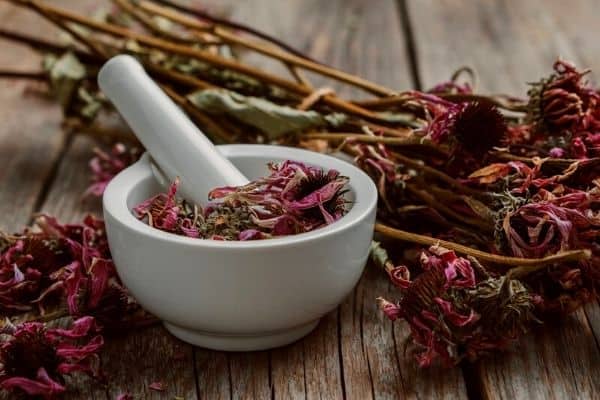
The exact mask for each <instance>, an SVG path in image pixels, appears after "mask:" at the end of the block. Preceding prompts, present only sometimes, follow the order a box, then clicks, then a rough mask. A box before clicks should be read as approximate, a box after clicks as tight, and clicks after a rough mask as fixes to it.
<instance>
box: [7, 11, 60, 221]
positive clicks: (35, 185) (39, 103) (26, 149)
mask: <svg viewBox="0 0 600 400" xmlns="http://www.w3.org/2000/svg"><path fill="white" fill-rule="evenodd" d="M32 20H33V18H32V15H31V14H25V13H22V12H19V11H18V10H16V9H15V8H14V7H11V6H8V5H7V4H0V21H2V27H3V28H5V29H17V28H18V27H19V26H23V25H30V24H31V21H32ZM31 30H32V31H33V32H34V33H39V34H41V35H43V34H46V33H48V32H49V31H51V28H50V27H49V26H48V25H47V24H39V25H35V26H31ZM0 48H1V49H2V51H0V68H6V69H12V70H17V69H19V70H22V71H35V70H39V67H40V57H39V56H38V55H37V54H35V53H34V52H33V51H31V50H30V49H28V48H26V47H24V46H18V45H15V44H14V43H12V42H7V41H5V40H0ZM29 89H32V83H31V82H27V81H24V80H19V81H16V80H7V79H0V104H1V106H0V121H2V124H1V125H0V182H1V184H0V229H3V230H5V231H14V230H19V229H21V228H22V226H23V225H24V224H26V223H27V221H28V220H29V218H30V216H31V212H32V210H33V209H34V207H36V201H37V199H38V197H39V196H40V194H41V193H43V191H44V185H45V182H46V181H47V180H48V178H49V176H50V175H51V174H52V170H53V168H54V165H55V164H56V162H57V160H58V157H59V155H60V151H61V149H62V148H63V145H64V142H65V135H64V134H63V133H62V130H61V129H60V121H61V112H60V109H59V107H57V106H56V105H54V104H52V103H51V102H49V101H47V100H44V99H42V98H40V97H38V96H30V95H27V91H28V90H29ZM40 89H43V88H40ZM32 109H33V110H36V112H35V113H32V112H30V110H32Z"/></svg>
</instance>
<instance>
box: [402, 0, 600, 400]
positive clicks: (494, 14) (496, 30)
mask: <svg viewBox="0 0 600 400" xmlns="http://www.w3.org/2000/svg"><path fill="white" fill-rule="evenodd" d="M592 9H593V6H592V3H591V2H589V1H588V2H584V1H573V2H568V3H567V2H561V1H526V2H508V1H496V2H473V1H464V0H445V1H433V0H428V1H409V2H408V10H409V14H410V19H411V22H412V26H413V27H414V37H415V48H416V55H417V64H418V66H419V68H418V72H419V73H420V76H421V81H422V82H423V83H424V86H425V87H430V86H432V85H433V84H435V83H437V82H439V81H443V80H446V79H447V78H448V77H449V76H450V74H451V73H452V71H453V70H454V69H456V68H458V67H460V66H462V65H470V66H473V67H475V69H476V70H477V71H478V72H479V76H480V80H481V89H480V90H481V91H484V92H500V91H502V92H508V93H511V94H514V95H524V94H525V92H526V91H527V85H526V82H530V81H536V80H538V79H539V78H540V77H543V76H546V75H547V74H549V73H550V72H551V68H552V63H553V62H554V60H555V59H556V57H557V56H558V55H561V56H562V57H564V58H566V59H572V60H575V61H578V58H577V56H578V55H579V53H580V52H582V51H581V47H580V46H581V44H582V43H587V42H590V43H591V44H590V46H596V45H597V44H592V43H593V42H594V41H590V40H587V39H588V38H589V36H588V31H587V28H586V29H585V30H582V29H581V27H582V26H590V27H591V26H592V25H594V26H595V24H591V23H592V21H593V13H591V12H590V10H592ZM574 10H577V11H574ZM584 18H587V20H588V21H587V22H588V23H590V24H591V25H586V23H585V22H584ZM593 29H596V30H597V28H593ZM567 31H570V32H571V33H570V34H567ZM584 53H585V54H590V55H591V57H599V56H600V53H598V49H597V48H590V49H589V51H585V52H584ZM596 61H597V59H596ZM587 310H588V311H587V316H586V313H584V311H583V310H580V311H578V312H576V313H575V314H574V315H572V316H571V317H570V318H568V319H567V320H566V321H561V323H560V324H558V323H557V324H556V325H553V324H547V326H545V327H544V328H543V330H542V329H540V330H539V331H537V332H535V333H533V334H531V335H529V336H527V337H526V338H525V339H524V340H523V341H522V343H521V346H520V347H519V348H518V349H517V350H516V351H515V352H513V353H510V354H505V355H497V356H495V357H493V358H491V359H487V360H482V361H481V362H480V363H478V364H477V366H476V376H478V377H479V379H480V383H479V385H474V387H480V388H481V393H479V395H481V396H482V397H483V398H493V399H501V398H511V399H547V398H597V397H598V396H600V381H598V379H596V377H597V376H599V375H598V374H599V373H600V352H599V349H598V344H597V340H596V338H595V337H594V334H593V330H592V327H595V328H596V330H597V329H598V322H597V320H596V318H598V311H597V310H598V305H597V304H592V305H589V306H588V308H587ZM589 316H591V317H592V318H590V319H591V320H592V321H593V323H592V324H591V325H590V323H589V321H588V317H589Z"/></svg>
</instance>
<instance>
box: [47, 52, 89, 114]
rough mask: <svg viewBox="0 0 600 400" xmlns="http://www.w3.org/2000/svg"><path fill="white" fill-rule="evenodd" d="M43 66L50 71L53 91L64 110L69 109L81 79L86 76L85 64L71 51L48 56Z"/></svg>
mask: <svg viewBox="0 0 600 400" xmlns="http://www.w3.org/2000/svg"><path fill="white" fill-rule="evenodd" d="M43 66H44V69H45V70H46V71H48V75H49V77H50V86H51V89H52V93H53V94H54V96H56V98H57V99H58V101H59V103H60V104H61V106H62V107H63V110H65V111H66V110H68V109H69V108H70V105H71V102H72V100H73V96H74V95H75V93H76V91H77V88H78V87H79V84H80V82H81V80H82V79H83V78H85V76H86V69H85V66H84V65H83V64H82V63H81V62H80V61H79V59H78V58H77V57H76V56H75V54H73V53H71V52H67V53H65V54H63V55H62V56H60V57H56V56H54V55H49V56H46V57H45V58H44V61H43Z"/></svg>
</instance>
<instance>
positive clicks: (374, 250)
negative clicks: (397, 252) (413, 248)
mask: <svg viewBox="0 0 600 400" xmlns="http://www.w3.org/2000/svg"><path fill="white" fill-rule="evenodd" d="M370 252H371V253H370V256H371V260H373V262H374V263H375V265H377V266H378V267H379V268H385V263H386V262H387V261H388V260H389V259H390V257H389V256H388V253H387V251H386V250H385V249H384V248H383V247H381V243H379V242H376V241H375V240H373V241H371V250H370Z"/></svg>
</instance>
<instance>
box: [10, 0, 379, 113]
mask: <svg viewBox="0 0 600 400" xmlns="http://www.w3.org/2000/svg"><path fill="white" fill-rule="evenodd" d="M7 1H9V2H12V3H14V4H17V5H22V6H27V7H30V8H33V9H36V8H41V9H43V10H44V11H46V12H49V13H52V14H54V15H55V16H57V17H60V18H64V19H66V20H68V21H71V22H75V23H78V24H81V25H84V26H87V27H89V28H92V29H96V30H98V31H101V32H104V33H107V34H110V35H113V36H117V37H123V38H128V39H133V40H137V41H138V42H139V43H141V44H144V45H147V46H150V47H154V48H156V49H159V50H162V51H166V52H169V53H173V54H179V55H183V56H187V57H192V58H196V59H199V60H201V61H204V62H207V63H209V64H212V65H216V66H219V67H223V68H227V69H231V70H234V71H237V72H240V73H242V74H245V75H248V76H251V77H254V78H256V79H259V80H261V81H263V82H266V83H269V84H272V85H275V86H279V87H281V88H283V89H286V90H289V91H291V92H292V93H296V94H299V95H302V96H306V95H308V94H310V93H311V90H310V89H308V88H306V87H305V86H303V85H299V84H297V83H295V82H292V81H289V80H287V79H283V78H280V77H277V76H274V75H271V74H268V73H266V72H264V71H262V70H260V69H257V68H253V67H250V66H248V65H245V64H242V63H240V62H238V61H235V60H232V59H228V58H225V57H221V56H219V55H216V54H212V53H210V52H208V51H205V50H201V49H198V48H193V47H190V46H185V45H180V44H175V43H170V42H168V41H165V40H162V39H159V38H156V37H153V36H148V35H144V34H141V33H138V32H134V31H132V30H130V29H127V28H123V27H121V26H118V25H113V24H108V23H104V22H99V21H96V20H93V19H91V18H88V17H86V16H83V15H79V14H77V13H73V12H71V11H69V10H65V9H61V8H58V7H54V6H51V5H48V4H46V3H44V2H41V1H38V0H7ZM32 4H35V7H33V6H32ZM323 102H324V103H325V104H327V105H329V106H330V107H332V108H334V109H337V110H339V111H342V112H345V113H348V114H353V115H357V116H359V117H362V118H366V119H371V120H383V121H385V118H381V117H380V116H378V115H377V114H376V113H373V112H371V111H368V110H365V109H363V108H361V107H358V106H356V105H354V104H351V103H349V102H347V101H345V100H342V99H339V98H337V97H335V96H325V97H324V98H323Z"/></svg>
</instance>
